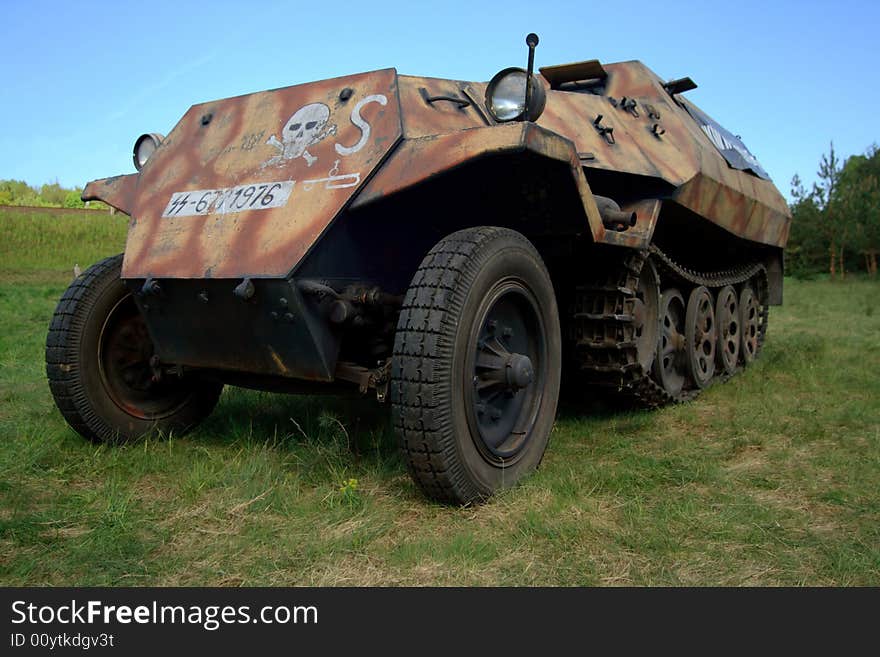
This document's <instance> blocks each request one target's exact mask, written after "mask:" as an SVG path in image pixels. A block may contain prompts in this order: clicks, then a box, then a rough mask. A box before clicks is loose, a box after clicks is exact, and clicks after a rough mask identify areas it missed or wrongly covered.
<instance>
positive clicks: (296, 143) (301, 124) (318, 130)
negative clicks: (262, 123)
mask: <svg viewBox="0 0 880 657" xmlns="http://www.w3.org/2000/svg"><path fill="white" fill-rule="evenodd" d="M329 119H330V108H329V107H327V106H326V105H325V104H324V103H310V104H309V105H304V106H303V107H301V108H299V109H298V110H297V111H296V112H294V113H293V116H291V117H290V118H289V119H288V120H287V123H285V124H284V128H283V129H282V130H281V140H280V141H279V140H278V139H277V138H276V137H275V135H272V136H271V137H269V139H268V141H266V144H267V145H269V146H274V147H275V148H276V149H278V155H276V156H274V157H272V158H270V159H269V160H267V161H266V162H265V164H264V165H263V166H264V167H268V166H274V165H276V164H280V163H282V162H286V161H287V160H295V159H296V158H298V157H302V158H303V159H304V160H305V161H306V164H307V165H308V166H312V165H313V164H314V163H315V162H317V161H318V158H317V157H315V156H314V155H312V154H311V153H309V150H308V149H309V147H310V146H314V145H315V144H317V143H318V142H319V141H321V140H322V139H324V138H325V137H328V136H330V135H335V134H336V124H332V125H328V124H327V122H328V121H329Z"/></svg>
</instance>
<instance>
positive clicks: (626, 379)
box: [569, 245, 769, 408]
mask: <svg viewBox="0 0 880 657" xmlns="http://www.w3.org/2000/svg"><path fill="white" fill-rule="evenodd" d="M649 259H650V261H651V263H652V264H653V265H654V266H655V267H656V268H657V271H658V273H659V274H660V277H661V280H662V281H663V284H664V287H668V286H669V285H670V284H672V285H675V284H682V283H683V284H685V285H687V286H697V285H703V286H705V287H707V288H710V289H717V288H721V287H724V286H725V285H741V284H742V283H745V282H747V281H751V282H752V285H753V286H754V287H755V291H756V294H757V295H758V299H759V300H760V304H761V309H762V310H761V323H760V328H759V335H758V353H760V349H761V346H762V345H763V342H764V337H765V335H766V330H767V321H768V316H769V307H768V305H767V302H766V300H767V285H768V284H767V272H766V269H765V267H764V265H763V264H761V263H750V264H747V265H743V266H742V267H737V268H733V269H729V270H723V271H717V272H698V271H695V270H692V269H688V268H686V267H683V266H682V265H680V264H678V263H676V262H675V261H674V260H673V259H672V258H671V257H670V256H668V255H667V254H666V253H664V252H663V251H662V250H661V249H660V248H659V247H657V246H656V245H651V246H650V247H649V248H648V249H647V250H645V251H640V252H635V253H630V254H627V256H626V257H625V258H624V260H623V261H613V260H610V259H609V261H608V262H607V263H603V264H605V265H607V266H605V267H602V268H601V269H602V273H601V274H600V275H599V276H597V278H596V280H594V281H593V282H592V283H591V284H589V285H581V286H578V287H577V288H576V291H575V299H574V304H573V307H572V308H571V309H570V315H569V316H570V318H571V319H572V320H573V321H572V322H571V330H570V336H569V337H570V338H571V339H572V340H573V343H574V345H575V348H576V351H575V353H576V357H577V359H578V364H579V367H580V371H581V373H582V374H583V375H584V376H585V379H586V382H587V383H588V384H592V385H599V386H603V387H611V388H614V389H616V390H617V392H618V394H620V395H621V396H623V397H624V398H626V399H627V400H629V401H631V402H632V403H633V404H634V405H635V406H637V407H642V408H656V407H659V406H665V405H667V404H671V403H680V402H685V401H688V400H690V399H693V398H694V397H696V396H697V395H698V394H699V393H700V390H699V389H686V390H683V391H682V392H681V393H680V394H678V395H670V394H669V393H668V392H666V390H665V389H664V388H663V387H662V386H660V385H659V384H658V383H657V382H656V381H654V379H653V378H651V376H650V372H649V371H645V369H644V368H643V367H642V366H641V365H640V364H639V362H638V353H637V346H636V344H637V343H636V336H635V330H636V327H635V318H634V314H633V310H634V304H635V300H636V294H637V292H636V291H637V290H638V284H639V275H640V274H641V271H642V267H644V266H645V263H646V262H648V260H649ZM729 378H730V376H729V375H719V376H716V377H715V379H713V383H715V382H723V381H726V380H727V379H729Z"/></svg>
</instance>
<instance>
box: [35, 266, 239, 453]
mask: <svg viewBox="0 0 880 657" xmlns="http://www.w3.org/2000/svg"><path fill="white" fill-rule="evenodd" d="M121 268H122V255H117V256H112V257H110V258H106V259H104V260H102V261H101V262H98V263H97V264H95V265H92V266H91V267H89V268H88V269H87V270H86V271H84V272H83V273H82V274H81V275H80V276H78V277H77V278H76V280H74V281H73V283H71V284H70V286H69V287H68V288H67V290H66V291H65V292H64V294H63V295H62V297H61V300H60V301H59V302H58V306H57V307H56V308H55V314H54V315H53V316H52V321H51V323H50V325H49V334H48V336H47V337H46V376H47V377H48V379H49V388H50V389H51V391H52V396H53V397H54V398H55V404H56V405H57V406H58V410H60V411H61V414H62V415H63V416H64V419H65V420H66V421H67V423H68V424H69V425H70V426H71V428H73V429H74V430H75V431H76V432H77V433H79V434H80V435H81V436H83V437H84V438H87V439H89V440H92V441H95V442H109V443H117V442H125V441H128V440H132V439H135V438H139V437H141V436H143V435H145V434H148V433H150V432H152V431H158V432H160V433H164V434H168V433H170V432H174V433H175V434H178V435H179V434H182V433H184V432H186V431H188V430H189V429H192V428H193V427H194V426H195V425H197V424H198V423H199V422H200V421H202V420H203V419H204V418H205V417H207V415H208V414H210V412H211V411H212V410H213V409H214V406H215V405H216V404H217V400H218V398H219V396H220V392H221V391H222V389H223V384H222V383H218V382H214V381H207V380H201V379H196V378H193V379H184V380H183V381H182V382H181V383H175V384H174V385H175V397H176V398H179V400H180V401H179V402H177V401H175V403H174V406H173V408H171V409H169V410H166V411H164V412H162V413H158V414H155V415H151V411H149V410H146V411H141V410H140V409H138V408H137V407H136V406H132V407H131V409H132V411H137V412H138V414H133V413H132V412H130V411H127V410H125V409H124V408H123V407H122V405H120V404H119V403H117V402H116V401H115V400H114V398H113V396H112V395H111V393H110V392H108V384H107V383H106V374H104V368H103V367H102V366H101V364H100V357H99V350H100V347H99V345H102V344H103V341H102V333H103V332H104V331H105V330H106V329H105V327H106V326H107V325H108V324H111V322H108V319H109V318H110V316H111V314H112V313H113V312H115V309H116V308H119V307H121V304H123V303H128V301H129V298H130V296H131V294H130V292H129V291H128V290H127V289H126V288H125V286H124V284H123V282H122V280H121V279H120V274H121Z"/></svg>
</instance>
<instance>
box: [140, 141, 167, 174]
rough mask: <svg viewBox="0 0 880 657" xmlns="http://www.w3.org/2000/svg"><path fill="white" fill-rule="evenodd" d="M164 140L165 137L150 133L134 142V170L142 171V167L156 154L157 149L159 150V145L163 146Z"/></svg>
mask: <svg viewBox="0 0 880 657" xmlns="http://www.w3.org/2000/svg"><path fill="white" fill-rule="evenodd" d="M164 139H165V136H164V135H160V134H159V133H156V132H150V133H148V134H145V135H141V136H140V137H138V138H137V141H136V142H134V152H133V153H132V158H133V159H134V168H135V169H137V170H138V171H140V170H141V167H143V166H144V165H145V164H146V163H147V160H149V159H150V156H152V154H153V153H154V152H156V149H157V148H159V144H161V143H162V141H163V140H164Z"/></svg>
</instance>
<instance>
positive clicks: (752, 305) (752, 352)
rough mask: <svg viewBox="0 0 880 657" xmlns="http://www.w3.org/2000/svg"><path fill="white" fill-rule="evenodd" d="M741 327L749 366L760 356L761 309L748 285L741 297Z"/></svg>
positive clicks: (746, 361)
mask: <svg viewBox="0 0 880 657" xmlns="http://www.w3.org/2000/svg"><path fill="white" fill-rule="evenodd" d="M739 309H740V325H741V326H742V354H743V361H744V362H745V363H746V364H748V363H751V362H752V361H753V360H755V356H757V354H758V335H759V332H760V308H759V307H758V299H757V297H756V296H755V292H754V290H752V288H751V287H749V286H748V285H746V286H745V287H744V288H743V289H742V292H740V295H739Z"/></svg>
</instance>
